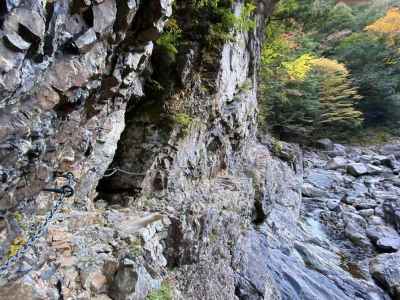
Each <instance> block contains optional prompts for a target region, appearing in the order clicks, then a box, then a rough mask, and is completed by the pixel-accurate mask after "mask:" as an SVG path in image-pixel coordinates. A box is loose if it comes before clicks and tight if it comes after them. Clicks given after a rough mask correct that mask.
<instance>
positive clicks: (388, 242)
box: [376, 237, 400, 252]
mask: <svg viewBox="0 0 400 300" xmlns="http://www.w3.org/2000/svg"><path fill="white" fill-rule="evenodd" d="M376 246H377V247H378V249H379V250H381V251H383V252H396V251H398V250H399V249H400V238H393V237H383V238H380V239H379V240H378V241H377V242H376Z"/></svg>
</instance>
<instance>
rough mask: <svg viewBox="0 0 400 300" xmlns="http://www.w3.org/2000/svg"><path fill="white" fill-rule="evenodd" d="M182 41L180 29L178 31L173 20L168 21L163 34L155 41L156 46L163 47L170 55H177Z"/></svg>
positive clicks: (176, 24) (177, 26)
mask: <svg viewBox="0 0 400 300" xmlns="http://www.w3.org/2000/svg"><path fill="white" fill-rule="evenodd" d="M181 40H182V29H180V27H179V25H178V23H177V21H176V20H175V19H174V18H171V19H169V20H168V22H167V24H166V25H165V28H164V32H163V34H162V35H161V36H160V38H159V39H158V40H157V45H158V46H160V47H163V48H164V49H165V50H166V51H167V52H169V53H171V54H177V53H178V49H177V48H178V47H179V44H180V42H181Z"/></svg>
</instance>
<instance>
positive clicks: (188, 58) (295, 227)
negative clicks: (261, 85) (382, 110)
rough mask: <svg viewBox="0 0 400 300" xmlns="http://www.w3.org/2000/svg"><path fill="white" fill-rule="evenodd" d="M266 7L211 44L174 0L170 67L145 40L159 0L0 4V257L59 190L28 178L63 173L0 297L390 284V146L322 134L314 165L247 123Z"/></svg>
mask: <svg viewBox="0 0 400 300" xmlns="http://www.w3.org/2000/svg"><path fill="white" fill-rule="evenodd" d="M242 5H243V1H236V2H235V3H234V5H233V6H232V10H233V11H234V12H235V13H236V14H237V15H239V14H240V11H241V7H242ZM273 5H274V1H257V10H256V12H255V14H254V18H255V20H256V24H257V26H256V28H255V29H254V30H250V32H248V33H242V32H234V40H232V41H231V42H227V43H221V44H220V45H213V46H214V47H211V48H209V47H206V46H205V45H203V44H201V43H200V41H201V37H199V36H197V35H196V34H195V33H193V32H190V29H191V23H190V20H191V17H190V14H191V10H190V3H187V2H185V1H178V5H177V6H175V9H177V10H178V12H179V13H181V15H178V16H176V17H177V18H178V19H179V22H181V23H182V22H183V23H182V24H181V25H183V26H182V27H183V30H184V34H185V37H187V40H186V41H185V43H184V45H183V46H182V49H179V50H180V52H179V53H180V54H179V55H178V56H177V57H176V62H174V63H171V61H170V58H168V57H166V56H163V53H162V52H160V48H159V47H157V46H156V45H155V43H154V42H155V40H156V39H157V38H158V37H159V35H160V33H161V31H162V30H163V26H164V25H165V22H166V21H167V19H168V17H170V16H171V13H172V3H171V1H168V0H165V1H162V0H158V1H156V0H151V1H128V0H126V1H123V0H121V1H116V0H92V1H90V0H87V1H86V0H77V1H67V0H57V1H34V0H32V1H29V0H20V1H13V0H7V1H5V2H4V3H3V4H2V6H1V12H0V13H1V14H0V24H1V26H2V27H1V31H0V35H1V40H0V68H1V71H2V72H0V86H1V88H0V97H1V104H0V105H1V106H0V113H1V115H0V137H1V147H0V157H1V160H0V171H1V179H2V181H1V190H0V192H1V194H0V212H1V216H0V242H1V245H0V258H1V261H2V264H3V265H4V263H5V262H6V261H7V260H8V259H9V258H10V257H13V255H15V254H16V253H19V251H20V250H21V249H24V245H26V243H27V241H28V239H29V237H30V236H31V235H32V232H34V231H35V228H37V227H38V224H43V223H44V222H45V218H46V216H48V214H49V211H50V210H51V209H52V207H53V203H55V201H56V200H57V199H58V197H57V195H56V194H54V193H49V192H45V191H43V190H42V189H43V188H44V187H54V186H61V185H63V184H65V183H66V182H65V180H64V179H62V178H56V177H55V171H59V172H67V171H69V172H72V173H73V174H74V177H75V179H76V182H75V195H74V197H72V198H67V199H65V201H64V204H63V207H62V208H61V209H59V210H58V211H57V214H56V215H55V216H54V217H52V218H51V222H50V223H49V225H48V227H47V228H45V230H44V232H43V235H40V236H39V237H38V238H37V239H35V240H34V243H32V247H28V248H27V250H26V251H25V252H26V253H25V254H24V255H23V256H21V257H20V258H19V259H18V260H17V262H15V263H12V264H10V267H8V268H7V269H6V270H4V269H1V265H0V273H1V274H0V299H96V300H109V299H113V300H114V299H118V300H125V299H137V300H140V299H185V300H186V299H210V300H211V299H212V300H215V299H218V300H219V299H221V300H223V299H243V300H244V299H310V300H311V299H371V300H372V299H373V300H375V299H390V297H392V298H393V299H396V297H398V295H399V294H398V293H399V286H398V278H399V274H398V270H399V268H398V266H397V265H398V264H399V259H398V248H399V247H400V245H398V230H399V226H400V225H399V224H400V221H399V220H400V219H399V214H398V210H399V209H398V207H399V206H398V204H397V203H398V201H397V199H398V178H397V177H396V174H397V175H398V170H397V167H398V166H397V164H398V161H397V160H396V155H397V152H396V151H397V150H398V147H397V146H396V145H388V146H386V147H384V149H382V151H381V152H382V153H380V154H379V155H378V153H375V154H376V155H375V154H374V155H372V156H371V155H370V156H368V155H367V156H366V155H363V154H362V153H361V150H357V149H355V150H354V151H350V152H348V154H346V153H347V152H346V151H347V150H346V148H345V147H340V146H339V145H333V143H329V147H330V148H332V149H329V151H330V154H329V155H331V156H336V157H334V158H333V159H332V160H330V161H329V162H328V158H326V157H325V154H326V153H325V154H324V153H320V152H306V153H305V157H303V156H304V155H303V153H302V152H303V151H302V150H301V149H300V148H299V147H298V146H295V145H291V144H287V143H283V142H280V141H277V140H275V139H273V138H271V137H269V136H261V137H260V136H257V112H258V108H257V98H256V97H257V69H258V64H259V59H260V51H261V43H262V39H263V36H264V35H263V30H264V24H265V20H266V18H268V16H269V15H270V14H271V13H272V9H273ZM182 7H183V8H182ZM210 49H211V50H210ZM163 77H164V78H163ZM166 77H167V79H168V81H169V82H170V83H171V86H169V87H168V91H165V92H162V93H159V92H158V91H156V90H155V89H154V85H152V84H154V82H155V81H156V80H159V79H165V78H166ZM178 112H179V113H178ZM325 142H326V141H325ZM323 145H326V143H321V146H323ZM387 152H390V153H389V154H392V153H393V155H388V153H387ZM346 155H347V156H346ZM343 156H346V157H343ZM397 156H398V155H397ZM304 166H305V168H304ZM396 172H397V173H396ZM388 174H389V175H390V176H389V175H388ZM396 178H397V179H396ZM388 180H389V182H388ZM374 186H376V187H378V188H377V189H375V190H374V189H372V187H374ZM371 189H372V190H371ZM371 193H372V194H373V195H372V194H371ZM344 195H346V197H342V196H344ZM371 199H372V200H371ZM379 199H380V200H379ZM381 200H382V201H381ZM378 202H379V203H378ZM375 204H376V205H375ZM371 205H372V206H371ZM350 207H352V208H350ZM39 226H40V225H39ZM396 230H397V231H396ZM396 251H397V252H396Z"/></svg>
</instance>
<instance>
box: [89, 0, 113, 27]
mask: <svg viewBox="0 0 400 300" xmlns="http://www.w3.org/2000/svg"><path fill="white" fill-rule="evenodd" d="M92 11H93V29H94V31H95V32H97V33H103V32H104V31H105V30H106V29H107V28H109V27H111V26H112V25H113V24H114V21H115V19H116V17H117V5H116V3H115V0H105V1H103V2H102V3H100V4H98V5H94V6H93V8H92Z"/></svg>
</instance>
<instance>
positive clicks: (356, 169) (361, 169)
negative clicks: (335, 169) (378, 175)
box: [347, 163, 368, 177]
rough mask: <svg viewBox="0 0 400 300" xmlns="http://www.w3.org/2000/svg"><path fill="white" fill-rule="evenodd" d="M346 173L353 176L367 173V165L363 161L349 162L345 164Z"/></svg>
mask: <svg viewBox="0 0 400 300" xmlns="http://www.w3.org/2000/svg"><path fill="white" fill-rule="evenodd" d="M347 173H349V174H350V175H353V176H355V177H359V176H362V175H366V174H368V166H367V165H365V164H363V163H351V164H349V165H347Z"/></svg>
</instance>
